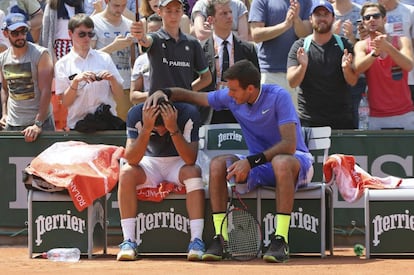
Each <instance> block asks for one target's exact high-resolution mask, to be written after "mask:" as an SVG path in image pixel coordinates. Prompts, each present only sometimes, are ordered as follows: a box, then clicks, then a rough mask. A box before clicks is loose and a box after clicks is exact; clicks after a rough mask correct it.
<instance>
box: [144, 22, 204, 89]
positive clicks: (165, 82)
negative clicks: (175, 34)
mask: <svg viewBox="0 0 414 275" xmlns="http://www.w3.org/2000/svg"><path fill="white" fill-rule="evenodd" d="M148 35H150V36H151V38H152V40H153V42H152V45H151V47H150V48H148V49H147V50H146V52H147V53H148V59H149V61H150V64H151V65H150V66H151V67H150V93H151V92H154V91H156V90H158V89H160V88H166V87H181V88H185V89H189V90H191V89H192V86H191V84H192V82H193V76H194V73H196V74H202V73H205V72H207V71H208V65H207V61H206V58H205V56H204V52H203V49H202V48H201V45H200V43H199V42H198V40H196V39H195V38H194V37H192V36H189V35H186V34H184V33H182V32H181V31H180V37H179V39H178V41H176V40H175V39H174V38H172V37H171V36H170V35H169V34H168V33H167V32H166V31H165V30H164V29H163V28H161V29H160V30H158V31H157V32H155V33H149V34H148Z"/></svg>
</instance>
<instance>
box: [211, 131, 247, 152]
mask: <svg viewBox="0 0 414 275" xmlns="http://www.w3.org/2000/svg"><path fill="white" fill-rule="evenodd" d="M228 140H234V141H238V142H241V141H242V140H243V136H242V135H241V134H238V133H236V131H233V132H229V133H220V134H218V141H217V146H218V147H219V148H220V147H221V144H222V143H223V142H224V141H228Z"/></svg>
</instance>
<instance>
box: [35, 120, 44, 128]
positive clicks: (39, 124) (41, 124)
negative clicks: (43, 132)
mask: <svg viewBox="0 0 414 275" xmlns="http://www.w3.org/2000/svg"><path fill="white" fill-rule="evenodd" d="M34 124H35V125H36V126H37V127H39V128H42V126H43V122H41V121H40V120H36V121H35V123H34Z"/></svg>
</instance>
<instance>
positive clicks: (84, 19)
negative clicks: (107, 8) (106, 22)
mask: <svg viewBox="0 0 414 275" xmlns="http://www.w3.org/2000/svg"><path fill="white" fill-rule="evenodd" d="M81 25H84V26H85V27H87V28H89V29H93V28H95V25H94V24H93V21H92V19H91V18H90V17H89V16H88V15H87V14H84V13H78V14H75V15H74V16H73V17H71V18H70V19H69V23H68V29H69V30H70V31H71V32H74V31H75V29H76V28H79V27H80V26H81Z"/></svg>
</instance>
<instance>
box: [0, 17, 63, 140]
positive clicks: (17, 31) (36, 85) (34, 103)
mask: <svg viewBox="0 0 414 275" xmlns="http://www.w3.org/2000/svg"><path fill="white" fill-rule="evenodd" d="M2 28H3V35H4V36H5V37H6V39H8V40H9V43H10V45H11V47H9V48H8V49H7V50H6V51H4V52H3V53H1V54H0V75H1V77H2V78H3V83H2V90H1V99H2V102H1V103H2V108H3V110H2V118H1V120H0V128H2V129H5V130H6V131H21V133H22V134H23V135H24V137H25V141H26V142H32V141H34V140H36V139H37V137H38V136H39V135H40V133H41V132H42V130H54V129H55V124H54V121H53V115H52V112H51V111H52V108H51V105H50V95H51V92H50V87H51V84H52V77H53V63H52V58H51V57H50V54H49V53H48V52H47V49H46V48H44V47H41V46H39V45H37V44H34V43H32V42H28V41H27V34H28V32H29V31H30V29H29V25H28V23H27V21H26V18H25V16H24V15H23V14H20V13H9V14H8V15H7V16H6V18H5V20H4V22H3V26H2Z"/></svg>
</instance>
